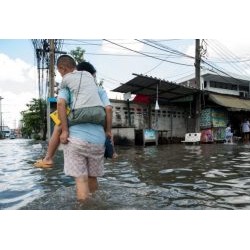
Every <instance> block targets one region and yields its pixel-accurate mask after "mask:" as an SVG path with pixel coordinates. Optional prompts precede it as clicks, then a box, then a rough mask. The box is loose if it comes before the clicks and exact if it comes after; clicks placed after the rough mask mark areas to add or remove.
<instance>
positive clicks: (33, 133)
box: [21, 98, 47, 140]
mask: <svg viewBox="0 0 250 250" xmlns="http://www.w3.org/2000/svg"><path fill="white" fill-rule="evenodd" d="M26 106H27V107H28V110H25V111H22V112H21V115H22V117H23V118H22V122H23V127H22V134H23V136H24V137H28V138H31V137H34V138H38V135H39V134H40V133H41V134H42V139H43V140H46V133H47V118H46V102H45V100H42V99H35V98H33V99H32V101H31V102H30V104H26ZM39 137H40V136H39Z"/></svg>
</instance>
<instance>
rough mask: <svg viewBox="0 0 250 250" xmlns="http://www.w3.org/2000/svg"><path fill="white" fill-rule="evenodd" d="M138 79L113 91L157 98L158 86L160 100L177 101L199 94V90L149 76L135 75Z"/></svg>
mask: <svg viewBox="0 0 250 250" xmlns="http://www.w3.org/2000/svg"><path fill="white" fill-rule="evenodd" d="M133 75H135V76H136V77H135V78H133V79H131V80H130V81H128V82H126V83H124V84H122V85H121V86H120V87H118V88H116V89H114V90H112V91H115V92H120V93H128V92H131V94H141V95H148V96H151V97H156V91H157V85H158V97H159V99H165V100H169V101H171V100H175V99H178V98H182V97H185V96H189V95H193V94H195V93H197V92H199V89H196V88H190V87H185V86H181V85H179V84H176V83H173V82H169V81H166V80H164V79H159V78H156V77H152V76H147V75H139V74H133Z"/></svg>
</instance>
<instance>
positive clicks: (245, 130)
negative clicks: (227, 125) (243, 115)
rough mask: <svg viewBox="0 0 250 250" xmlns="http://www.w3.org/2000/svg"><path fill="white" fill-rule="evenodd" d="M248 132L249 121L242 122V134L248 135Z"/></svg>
mask: <svg viewBox="0 0 250 250" xmlns="http://www.w3.org/2000/svg"><path fill="white" fill-rule="evenodd" d="M249 131H250V129H249V121H246V122H243V123H242V132H243V133H248V132H249Z"/></svg>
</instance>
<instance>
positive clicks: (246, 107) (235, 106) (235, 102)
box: [209, 94, 250, 111]
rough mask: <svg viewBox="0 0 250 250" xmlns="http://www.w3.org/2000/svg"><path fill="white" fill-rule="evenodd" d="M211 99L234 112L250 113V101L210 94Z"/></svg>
mask: <svg viewBox="0 0 250 250" xmlns="http://www.w3.org/2000/svg"><path fill="white" fill-rule="evenodd" d="M209 99H210V100H211V101H213V102H215V103H216V104H218V105H220V106H223V107H226V108H227V109H229V110H232V111H241V110H243V111H250V100H248V99H241V98H238V97H233V96H227V95H218V94H209Z"/></svg>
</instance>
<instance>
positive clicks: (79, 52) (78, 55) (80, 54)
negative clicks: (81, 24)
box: [70, 47, 85, 64]
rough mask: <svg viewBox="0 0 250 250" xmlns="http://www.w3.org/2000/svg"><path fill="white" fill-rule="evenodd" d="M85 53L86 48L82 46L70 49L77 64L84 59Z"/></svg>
mask: <svg viewBox="0 0 250 250" xmlns="http://www.w3.org/2000/svg"><path fill="white" fill-rule="evenodd" d="M84 53H85V50H84V49H82V48H81V47H76V49H74V50H71V51H70V55H72V56H73V57H74V58H75V60H76V62H77V64H79V63H81V62H83V61H84Z"/></svg>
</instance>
